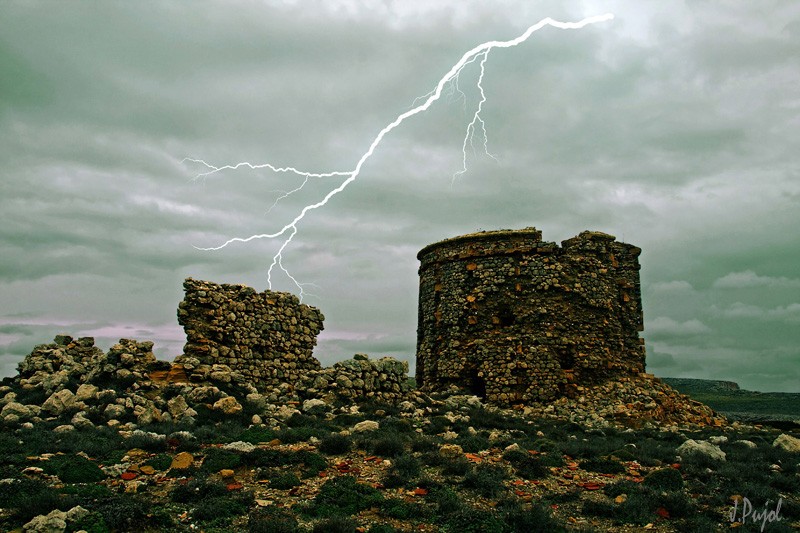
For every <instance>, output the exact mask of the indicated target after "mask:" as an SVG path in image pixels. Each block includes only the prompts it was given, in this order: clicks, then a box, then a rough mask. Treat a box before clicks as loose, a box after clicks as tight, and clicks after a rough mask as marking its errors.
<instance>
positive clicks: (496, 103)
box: [0, 0, 800, 392]
mask: <svg viewBox="0 0 800 533" xmlns="http://www.w3.org/2000/svg"><path fill="white" fill-rule="evenodd" d="M723 5H724V7H722V6H723ZM606 12H610V13H613V14H614V15H615V18H614V20H612V21H609V22H603V23H600V24H596V25H592V26H587V27H585V28H583V29H580V30H561V29H556V28H552V27H547V28H544V29H542V30H541V31H539V32H536V33H534V34H533V35H532V36H531V38H530V39H529V40H528V41H526V42H524V43H523V44H521V45H519V46H517V47H513V48H507V49H496V50H493V51H492V52H491V53H490V54H489V55H488V58H487V61H486V64H485V76H484V81H483V88H484V92H485V95H486V99H487V100H486V102H485V104H483V114H482V116H483V119H484V121H485V127H486V130H487V133H488V149H489V151H490V152H491V153H492V154H493V155H494V156H495V157H496V158H497V160H496V161H495V160H493V159H492V158H490V157H488V156H486V155H485V154H482V153H481V150H480V149H478V150H476V151H475V153H473V152H472V150H469V151H468V154H467V164H468V171H467V172H466V173H464V174H463V175H460V176H459V177H458V178H457V179H455V181H453V180H452V177H453V173H454V172H456V171H458V170H459V169H460V168H461V165H462V151H461V148H462V143H463V141H464V133H465V130H466V127H467V124H468V123H469V121H470V119H471V117H472V114H473V113H474V111H475V108H476V106H477V105H478V102H479V97H480V95H479V92H478V91H477V90H476V87H475V83H476V81H477V77H478V74H479V70H478V63H477V62H476V63H473V64H471V65H470V66H468V67H467V68H465V69H464V71H463V72H462V74H461V76H460V78H459V85H458V87H459V88H460V90H461V91H463V96H462V95H461V94H460V93H459V92H457V91H456V90H455V87H454V86H452V85H451V86H448V88H447V89H448V90H449V91H447V90H446V91H445V95H443V97H442V99H441V100H439V101H438V102H436V103H435V104H434V105H433V106H432V107H431V108H430V109H429V110H428V111H427V112H426V113H424V114H419V115H416V116H413V117H411V118H409V119H408V120H406V121H405V122H403V123H402V124H401V125H400V126H399V127H397V128H396V129H394V130H393V131H391V132H390V133H389V134H388V135H386V137H385V138H384V140H383V142H382V143H381V144H380V145H379V146H378V147H377V148H376V150H375V151H374V154H373V155H372V157H371V158H370V159H368V161H367V162H366V163H365V164H364V166H363V168H362V170H361V173H360V175H359V176H358V179H357V180H356V181H354V182H353V183H351V184H350V185H349V186H348V187H347V188H346V189H345V190H344V191H343V192H342V193H341V194H339V195H337V196H335V197H334V198H333V199H332V200H331V201H330V202H329V203H328V204H327V205H326V206H325V207H324V208H322V209H318V210H315V211H312V212H309V214H308V215H307V216H306V217H305V218H304V219H303V220H302V221H301V223H300V224H299V225H298V230H299V231H298V233H297V235H296V237H295V238H294V240H293V241H292V243H291V244H290V245H289V246H288V247H287V248H286V250H285V251H284V255H283V257H284V265H285V266H286V268H287V269H288V270H289V272H291V274H292V275H293V276H294V277H295V278H296V279H297V280H298V281H301V282H306V283H314V284H316V286H313V287H312V286H308V287H306V289H307V290H308V291H309V292H311V293H313V296H306V297H305V300H304V301H305V303H308V304H311V305H314V306H317V307H319V308H320V309H321V310H322V312H323V313H324V314H325V317H326V320H325V331H324V332H323V333H322V334H321V336H320V338H319V345H318V348H317V351H316V354H317V356H318V357H319V358H320V360H321V361H322V362H323V364H325V365H329V364H332V363H333V362H335V361H337V360H341V359H344V358H346V357H350V356H351V355H352V354H353V353H355V352H367V353H370V354H372V355H375V356H380V355H393V356H396V357H400V358H403V359H407V360H409V361H410V362H411V364H412V372H413V360H414V350H415V343H416V320H417V288H418V278H417V268H418V262H417V260H416V252H417V251H419V250H420V249H421V248H422V247H423V246H425V245H426V244H429V243H431V242H434V241H437V240H440V239H443V238H446V237H452V236H455V235H459V234H463V233H469V232H474V231H476V230H479V229H483V230H489V229H499V228H522V227H525V226H536V227H537V228H539V229H541V230H542V231H543V232H544V239H545V240H548V241H556V242H559V241H561V240H563V239H566V238H569V237H571V236H573V235H576V234H577V233H579V232H580V231H583V230H586V229H591V230H598V231H604V232H606V233H611V234H613V235H616V236H617V238H618V239H620V240H624V241H626V242H630V243H633V244H636V245H637V246H640V247H641V248H642V249H643V253H642V255H641V258H640V260H641V264H642V271H641V278H642V288H643V304H644V314H645V331H644V337H645V338H646V346H647V353H648V356H647V368H648V371H649V372H653V373H655V374H656V375H659V376H678V377H698V378H709V379H726V380H734V381H737V382H738V383H739V384H740V385H741V386H742V387H745V388H749V389H753V390H762V391H793V392H800V269H799V268H798V264H800V231H798V228H799V227H800V162H799V161H798V153H800V142H799V141H800V91H799V89H798V88H800V61H799V60H798V58H800V5H798V4H797V2H793V1H786V2H772V1H763V0H762V1H759V2H737V3H734V2H726V3H724V4H721V3H718V2H699V1H697V2H694V1H693V2H663V1H653V2H644V1H636V2H633V1H631V2H612V1H609V2H602V1H598V2H584V3H581V2H569V3H567V2H561V1H553V2H532V1H530V0H521V1H518V2H515V1H503V2H499V1H498V2H467V1H464V0H458V1H453V2H444V1H437V2H428V1H426V0H420V1H405V0H404V1H402V2H400V1H397V2H388V1H387V2H367V1H363V2H358V1H330V2H324V3H313V2H305V1H304V2H299V1H298V2H272V1H260V2H257V1H239V2H236V1H224V2H223V1H218V2H213V1H192V2H109V1H103V2H100V1H98V2H88V1H87V2H77V1H71V2H63V1H55V0H53V1H46V2H32V1H25V2H12V1H9V0H5V1H3V2H2V3H0V161H2V165H0V217H2V224H1V225H0V372H1V373H2V375H12V374H14V373H15V366H16V364H17V363H18V362H19V361H20V360H21V359H22V358H23V357H24V356H25V355H26V354H27V353H29V352H30V351H31V350H32V349H33V347H34V346H35V345H36V344H40V343H45V342H50V341H51V340H52V338H53V336H54V335H55V334H56V333H59V332H66V333H70V334H73V335H75V336H79V335H91V336H94V337H96V339H97V342H98V344H99V345H100V346H101V347H102V348H103V349H107V348H108V347H109V346H110V345H111V344H112V343H114V342H116V341H117V340H118V339H119V338H120V337H133V338H136V339H138V340H153V341H154V342H155V343H156V348H155V350H156V354H157V355H158V356H159V357H160V358H164V359H171V358H173V357H174V356H175V355H177V354H179V353H181V350H182V347H183V342H184V340H185V339H184V336H183V330H182V328H180V327H179V326H178V324H177V320H176V309H177V305H178V302H179V301H180V300H181V299H182V296H183V289H182V286H181V283H182V280H183V279H184V278H185V277H187V276H192V277H194V278H200V279H207V280H211V281H215V282H220V283H222V282H224V283H244V284H247V285H250V286H253V287H255V288H257V289H259V290H263V289H265V288H267V276H266V272H267V268H268V266H269V264H270V262H271V261H272V256H273V255H274V254H275V253H276V251H277V250H278V247H279V246H280V244H281V241H266V240H259V241H253V242H250V243H247V244H241V243H234V244H232V245H230V246H228V247H226V248H224V249H222V250H219V251H200V250H197V249H195V248H194V247H193V246H197V247H210V246H218V245H219V244H221V243H222V242H224V241H225V240H227V239H228V238H230V237H247V236H249V235H251V234H256V233H269V232H274V231H276V230H278V229H280V228H281V227H283V226H284V225H285V224H286V223H288V222H289V221H291V220H292V219H293V218H294V216H296V214H297V213H298V212H299V211H300V210H301V209H302V207H303V206H304V205H306V204H308V203H313V202H316V201H318V200H319V199H320V198H322V197H323V196H324V195H325V194H326V193H327V192H328V191H329V190H331V189H332V188H334V187H336V186H338V185H339V184H340V183H341V182H342V181H343V178H324V179H315V180H312V181H311V182H310V183H309V186H308V188H307V189H306V190H304V191H302V192H301V193H299V194H297V195H295V196H292V197H290V198H287V199H285V200H283V201H282V202H280V203H278V204H277V205H276V206H275V207H274V208H273V209H272V210H270V206H271V205H272V204H273V203H274V202H275V200H276V199H277V198H278V197H279V196H280V195H281V193H280V192H279V191H287V190H291V189H294V188H295V187H297V186H298V185H300V183H301V182H302V180H301V178H299V177H297V176H292V175H288V174H274V173H271V172H269V171H264V170H258V171H253V170H246V169H242V170H238V171H226V172H222V173H218V174H215V175H212V176H209V177H207V178H206V179H201V180H195V181H193V180H192V178H193V177H194V176H195V175H196V174H197V173H198V172H201V171H203V170H204V169H203V168H202V167H200V166H199V165H196V164H192V163H190V162H185V163H182V160H183V159H184V158H185V157H190V158H198V159H203V160H205V161H207V162H209V163H211V164H214V165H218V166H220V165H225V164H235V163H237V162H241V161H248V162H251V163H253V164H257V163H267V162H268V163H272V164H274V165H276V166H294V167H297V168H300V169H303V170H307V171H311V172H327V171H347V170H352V169H353V168H354V167H355V165H356V163H357V162H358V160H359V158H360V157H361V156H362V154H364V153H365V152H366V150H367V149H368V147H369V145H370V143H371V142H372V141H373V139H374V138H375V136H376V135H377V134H378V132H379V131H380V130H381V129H382V128H384V127H385V126H386V125H388V124H389V123H391V122H392V121H393V120H395V118H397V117H398V115H400V114H401V113H403V112H405V111H407V110H408V109H411V107H412V106H413V105H414V103H415V98H416V97H418V96H422V95H425V94H426V93H428V92H429V91H431V90H432V89H433V88H434V87H435V86H436V84H437V82H438V81H439V79H440V78H442V76H443V75H444V74H445V73H446V72H447V71H448V70H449V69H450V68H451V67H452V66H453V65H454V64H455V63H456V62H457V61H458V60H459V59H460V58H461V56H462V55H463V54H464V53H465V52H466V51H468V50H470V49H472V48H473V47H475V46H476V45H479V44H481V43H482V42H486V41H491V40H508V39H513V38H515V37H517V36H518V35H520V34H522V33H523V32H524V31H525V29H526V28H528V27H529V26H531V25H533V24H535V23H536V22H537V21H539V20H540V19H542V18H544V17H548V16H549V17H552V18H555V19H558V20H563V21H577V20H580V19H582V18H584V17H586V16H591V15H600V14H603V13H606ZM419 102H420V101H417V102H416V103H417V104H418V103H419ZM481 143H482V140H480V139H477V142H476V147H477V148H481ZM268 211H269V212H268ZM273 289H276V290H292V291H296V287H294V286H293V284H292V283H291V280H290V279H289V278H288V277H287V276H285V275H282V274H281V273H280V272H279V271H276V272H275V273H274V275H273Z"/></svg>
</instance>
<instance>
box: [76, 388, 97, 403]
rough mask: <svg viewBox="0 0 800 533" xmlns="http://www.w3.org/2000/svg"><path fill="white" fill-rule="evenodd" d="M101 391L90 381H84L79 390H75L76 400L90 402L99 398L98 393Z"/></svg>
mask: <svg viewBox="0 0 800 533" xmlns="http://www.w3.org/2000/svg"><path fill="white" fill-rule="evenodd" d="M99 391H100V389H98V388H97V387H96V386H94V385H92V384H90V383H83V384H82V385H81V386H80V387H78V390H77V391H75V400H76V401H78V402H90V401H92V400H95V399H96V398H97V393H98V392H99Z"/></svg>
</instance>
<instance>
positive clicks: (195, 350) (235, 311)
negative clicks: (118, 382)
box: [176, 278, 325, 390]
mask: <svg viewBox="0 0 800 533" xmlns="http://www.w3.org/2000/svg"><path fill="white" fill-rule="evenodd" d="M183 287H184V290H185V297H184V300H183V301H182V302H181V303H180V305H179V307H178V323H179V324H181V325H182V326H183V328H184V330H185V331H186V345H185V347H184V355H182V356H180V357H179V358H177V359H176V363H181V362H184V361H186V362H188V361H192V362H193V363H194V362H196V361H199V363H200V365H202V366H209V367H212V368H213V365H225V366H227V367H229V369H230V370H232V371H234V372H238V373H239V374H241V375H243V376H244V377H245V378H247V379H249V380H251V382H252V383H253V385H255V386H256V387H258V388H259V389H261V390H263V389H265V388H267V387H273V386H277V385H279V384H281V383H292V382H297V381H299V380H300V378H301V377H303V376H304V375H305V374H307V373H308V372H310V371H314V370H319V369H320V364H319V361H318V360H317V359H316V358H314V356H313V355H312V351H313V349H314V346H315V345H316V343H317V339H316V337H317V335H318V334H319V332H320V331H321V330H322V321H323V320H324V318H325V317H324V316H323V315H322V313H321V312H320V311H319V309H316V308H315V307H311V306H308V305H304V304H301V303H300V300H299V299H298V298H297V296H295V295H293V294H291V293H286V292H273V291H264V292H261V293H259V292H256V290H255V289H253V288H251V287H247V286H245V285H228V284H221V285H220V284H216V283H211V282H208V281H199V280H194V279H192V278H187V279H186V280H185V281H184V283H183ZM191 366H192V367H195V366H197V365H195V364H192V365H191Z"/></svg>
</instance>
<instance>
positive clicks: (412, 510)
mask: <svg viewBox="0 0 800 533" xmlns="http://www.w3.org/2000/svg"><path fill="white" fill-rule="evenodd" d="M381 514H383V515H384V516H388V517H389V518H396V519H398V520H409V519H411V518H414V517H422V516H423V510H422V508H421V506H420V505H419V504H415V503H408V502H405V501H403V500H401V499H399V498H388V499H386V500H383V504H382V505H381Z"/></svg>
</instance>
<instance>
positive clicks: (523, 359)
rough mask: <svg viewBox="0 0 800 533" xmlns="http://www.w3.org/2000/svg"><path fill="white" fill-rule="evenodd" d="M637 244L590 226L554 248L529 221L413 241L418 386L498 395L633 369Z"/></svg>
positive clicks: (636, 369) (636, 366)
mask: <svg viewBox="0 0 800 533" xmlns="http://www.w3.org/2000/svg"><path fill="white" fill-rule="evenodd" d="M640 253H641V249H639V248H637V247H636V246H632V245H630V244H625V243H620V242H617V241H616V239H615V237H613V236H611V235H607V234H605V233H599V232H589V231H585V232H582V233H581V234H580V235H578V236H576V237H573V238H571V239H567V240H565V241H563V242H562V243H561V246H560V247H559V246H558V245H557V244H555V243H552V242H544V241H542V235H541V232H540V231H538V230H537V229H536V228H526V229H523V230H501V231H490V232H482V233H476V234H471V235H464V236H460V237H455V238H452V239H447V240H444V241H441V242H438V243H434V244H431V245H429V246H427V247H425V248H423V249H422V250H421V251H420V252H419V254H418V255H417V258H418V259H419V260H420V263H421V266H420V269H419V275H420V293H419V321H418V330H417V371H416V372H417V374H416V379H417V386H418V387H420V388H422V389H423V390H425V391H435V390H442V389H444V388H447V387H449V386H450V385H456V386H460V387H466V388H468V389H470V390H471V391H472V392H473V393H475V394H478V395H480V396H482V397H485V398H486V399H488V400H489V401H493V402H496V403H504V404H509V403H518V402H519V403H524V402H531V401H534V402H535V401H547V400H552V399H554V398H556V397H559V396H564V395H574V394H575V393H576V392H577V391H578V390H579V387H581V386H583V385H590V384H593V383H598V382H600V381H603V380H606V379H609V378H612V377H615V376H625V375H627V376H630V375H631V374H638V373H642V372H644V359H645V352H644V344H643V339H640V338H639V331H641V330H642V328H643V321H642V307H641V293H640V285H639V262H638V256H639V254H640Z"/></svg>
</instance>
